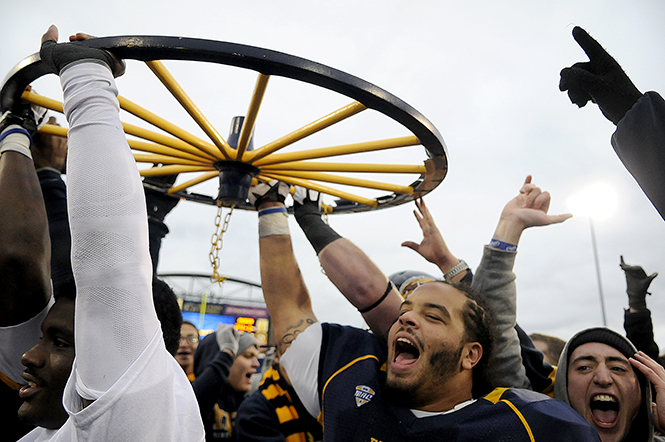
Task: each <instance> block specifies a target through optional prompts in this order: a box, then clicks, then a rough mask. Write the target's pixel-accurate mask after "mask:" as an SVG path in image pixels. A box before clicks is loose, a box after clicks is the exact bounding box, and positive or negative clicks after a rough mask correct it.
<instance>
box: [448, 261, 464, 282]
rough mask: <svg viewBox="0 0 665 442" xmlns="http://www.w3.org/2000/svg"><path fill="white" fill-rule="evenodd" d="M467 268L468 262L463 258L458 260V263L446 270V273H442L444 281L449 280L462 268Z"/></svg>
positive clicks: (460, 271) (462, 269)
mask: <svg viewBox="0 0 665 442" xmlns="http://www.w3.org/2000/svg"><path fill="white" fill-rule="evenodd" d="M468 269H469V264H467V263H466V261H464V260H463V259H460V260H459V263H458V264H457V265H456V266H455V267H453V268H452V269H450V270H448V271H447V272H446V273H444V274H443V279H445V280H446V281H450V280H451V279H453V278H454V277H455V276H457V275H459V274H460V273H462V272H463V271H464V270H468Z"/></svg>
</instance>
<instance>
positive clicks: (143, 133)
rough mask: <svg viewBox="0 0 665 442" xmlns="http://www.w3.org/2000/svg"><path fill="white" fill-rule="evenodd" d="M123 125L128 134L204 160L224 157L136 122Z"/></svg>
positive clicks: (215, 159)
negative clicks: (135, 123) (202, 150)
mask: <svg viewBox="0 0 665 442" xmlns="http://www.w3.org/2000/svg"><path fill="white" fill-rule="evenodd" d="M122 127H123V128H124V129H125V133H126V134H129V135H134V136H135V137H139V138H143V139H144V140H150V141H153V142H155V143H157V144H163V145H165V146H169V147H172V148H174V149H180V150H183V151H185V152H188V153H190V154H192V155H194V156H196V157H198V158H201V159H204V160H209V161H213V162H214V161H217V160H221V159H223V158H222V157H221V155H220V157H218V158H215V157H211V156H209V155H208V154H207V153H204V152H201V151H200V150H199V149H197V148H195V147H194V146H192V145H190V144H188V143H186V142H184V141H182V140H179V139H177V138H173V137H170V136H168V135H163V134H160V133H158V132H154V131H151V130H148V129H144V128H142V127H139V126H136V125H134V124H130V123H122Z"/></svg>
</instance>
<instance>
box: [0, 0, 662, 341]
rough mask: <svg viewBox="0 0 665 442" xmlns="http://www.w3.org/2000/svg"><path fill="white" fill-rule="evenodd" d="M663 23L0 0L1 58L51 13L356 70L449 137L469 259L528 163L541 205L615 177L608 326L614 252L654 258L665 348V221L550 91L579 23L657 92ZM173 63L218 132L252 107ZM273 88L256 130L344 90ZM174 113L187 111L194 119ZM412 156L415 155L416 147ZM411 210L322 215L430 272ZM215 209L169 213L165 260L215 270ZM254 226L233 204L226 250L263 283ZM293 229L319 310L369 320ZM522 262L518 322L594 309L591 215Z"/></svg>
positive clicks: (642, 12)
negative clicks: (548, 196) (418, 250)
mask: <svg viewBox="0 0 665 442" xmlns="http://www.w3.org/2000/svg"><path fill="white" fill-rule="evenodd" d="M664 22H665V3H663V2H662V1H658V0H653V1H640V2H625V1H602V2H600V1H579V0H575V1H558V2H543V1H502V2H496V1H468V2H458V1H456V2H452V1H419V2H413V1H410V2H409V1H393V0H388V1H381V2H370V1H365V2H363V1H358V0H354V1H349V0H338V1H336V2H316V1H314V2H313V1H281V2H280V1H275V0H269V1H253V0H247V1H236V2H229V1H222V0H218V1H187V2H185V1H179V2H176V1H170V0H163V1H159V2H156V1H139V2H137V1H132V2H129V1H122V0H116V1H113V2H94V1H93V2H91V1H86V2H82V1H75V2H67V3H66V4H65V3H62V4H61V5H59V6H58V7H55V6H53V5H52V4H51V3H47V2H37V1H22V2H12V3H11V4H8V5H4V7H3V18H2V24H3V26H2V28H1V29H0V36H1V37H2V41H3V42H4V44H3V49H2V52H1V54H2V57H0V74H2V75H4V74H5V73H7V72H9V70H10V69H11V67H12V66H14V65H15V64H16V63H17V62H18V61H20V60H21V59H23V58H24V57H26V56H28V55H30V54H32V53H33V52H35V51H36V50H37V49H38V46H39V39H40V36H41V34H42V33H43V32H44V31H45V30H46V29H47V27H48V26H49V25H50V24H51V23H54V24H56V25H57V26H58V27H59V28H60V30H61V36H63V35H64V36H67V35H69V34H72V33H75V32H77V31H84V32H87V33H90V34H94V35H98V36H112V35H173V36H184V37H196V38H207V39H213V40H221V41H229V42H235V43H242V44H249V45H254V46H259V47H265V48H268V49H273V50H277V51H281V52H285V53H288V54H292V55H297V56H300V57H303V58H307V59H310V60H313V61H317V62H320V63H323V64H326V65H329V66H332V67H334V68H337V69H340V70H342V71H345V72H348V73H350V74H353V75H355V76H358V77H360V78H362V79H364V80H367V81H369V82H371V83H373V84H375V85H377V86H379V87H381V88H383V89H385V90H387V91H388V92H390V93H392V94H394V95H396V96H397V97H399V98H401V99H402V100H404V101H406V102H407V103H409V104H410V105H412V106H413V107H414V108H416V109H418V110H419V111H420V112H421V113H422V114H424V115H425V116H426V117H427V118H428V119H429V120H430V121H431V122H432V123H433V124H434V125H435V126H436V127H437V128H438V130H439V132H440V133H441V134H442V135H443V138H444V139H445V141H446V144H447V146H448V156H449V165H450V167H449V173H448V176H447V177H446V179H445V180H444V182H443V183H442V184H441V185H440V186H439V187H438V188H437V189H436V190H434V191H433V192H432V193H430V194H429V195H428V196H427V197H426V199H425V200H426V202H427V204H428V205H429V207H430V209H431V211H432V213H433V214H434V216H435V219H436V220H437V222H438V225H439V227H440V228H441V230H442V232H443V234H444V236H445V238H446V241H447V242H448V245H449V247H450V248H451V250H452V251H453V253H454V254H455V255H456V256H458V257H459V258H463V259H465V260H466V261H467V262H468V263H469V264H470V265H471V266H472V267H473V268H475V267H476V266H477V264H478V263H479V260H480V256H481V251H482V246H483V245H484V244H486V243H487V242H488V241H489V239H491V235H492V233H493V231H494V226H495V224H496V221H497V219H498V216H499V213H500V211H501V209H502V207H503V205H504V204H505V203H506V202H507V201H508V200H510V199H511V198H512V197H513V196H514V195H516V194H517V191H518V190H519V188H520V186H521V184H522V182H523V180H524V177H525V176H526V175H528V174H531V175H533V177H534V182H535V183H536V184H538V185H539V186H541V187H542V188H543V189H545V190H549V191H550V192H551V193H552V197H553V198H552V206H551V213H562V212H566V211H567V209H566V207H565V200H566V199H567V198H568V197H570V196H571V195H573V194H575V193H576V192H578V191H579V190H581V189H583V188H585V187H587V186H589V185H591V184H594V183H597V182H606V183H609V184H610V185H611V186H612V187H613V188H614V189H615V191H616V192H617V198H618V209H617V211H616V212H615V213H614V215H613V216H612V217H611V218H609V219H607V220H596V221H595V223H594V224H595V228H596V234H597V242H598V254H599V258H600V271H601V276H602V286H603V290H604V295H605V303H606V309H607V318H608V325H609V326H610V327H612V328H614V329H616V330H619V331H622V324H623V309H624V308H626V307H627V296H626V294H625V279H624V275H623V272H622V271H621V269H620V268H619V256H620V255H622V254H623V255H624V258H625V260H626V262H628V263H631V264H641V265H643V266H644V268H645V269H646V271H647V272H648V273H651V272H656V271H658V272H660V273H661V276H660V277H658V278H656V279H655V280H654V282H653V283H652V285H651V291H652V292H653V296H651V297H649V299H648V301H647V302H648V306H649V307H650V308H651V310H652V313H653V319H654V322H655V329H656V337H657V341H658V342H659V343H660V344H661V346H664V347H665V314H663V312H664V311H665V259H663V258H664V257H665V251H664V249H663V246H664V245H665V224H664V222H663V220H662V219H661V218H660V216H659V215H658V213H657V212H656V210H655V209H654V208H653V207H652V205H651V203H650V202H649V201H648V200H647V198H646V197H645V196H644V195H643V193H642V192H641V190H640V189H639V187H638V186H637V184H636V183H635V181H634V180H633V179H632V177H631V176H630V174H629V173H628V172H627V171H626V170H625V169H624V167H623V165H622V164H621V162H620V161H619V160H618V159H617V157H616V155H615V153H614V151H613V150H612V147H611V145H610V142H609V140H610V136H611V134H612V132H613V130H614V125H613V124H612V123H610V122H609V121H607V120H606V119H605V118H604V117H603V116H602V114H601V113H600V111H599V110H598V109H597V107H595V106H593V105H588V106H587V107H585V108H583V109H578V108H577V107H576V106H574V105H572V104H571V103H570V102H569V100H568V98H567V96H566V95H565V94H563V93H561V92H559V90H558V81H559V71H560V70H561V69H562V68H563V67H566V66H569V65H571V64H573V63H575V62H577V61H582V60H586V57H585V55H584V53H583V51H582V50H581V49H580V48H579V46H578V45H577V44H576V43H575V41H574V40H573V38H572V36H571V31H572V28H573V26H574V25H579V26H582V27H584V28H585V29H586V30H587V31H588V32H589V33H590V34H591V35H592V36H594V37H595V38H596V39H597V40H598V41H599V42H600V43H601V44H602V45H603V46H604V47H605V48H606V49H607V50H608V51H609V52H610V54H612V55H613V56H614V57H615V58H616V59H617V60H618V61H619V63H621V65H622V66H623V67H624V69H625V70H626V72H627V73H628V75H629V76H630V77H631V79H632V80H633V81H634V83H635V84H636V86H637V87H638V89H640V90H641V91H643V92H644V91H648V90H655V91H659V92H663V91H665V75H664V73H665V46H664V45H663V42H665V28H664V27H663V23H664ZM61 38H62V37H61ZM174 69H175V72H176V73H177V75H178V80H180V81H181V82H182V83H183V84H186V85H187V87H188V89H187V91H188V92H190V91H191V93H192V94H193V95H195V96H200V97H201V98H200V99H199V104H201V106H202V107H203V108H205V109H208V110H209V112H210V113H211V114H214V115H217V114H219V116H220V117H219V127H221V128H223V130H220V132H222V133H225V130H226V129H225V128H226V127H228V124H229V122H228V121H229V119H230V117H229V116H232V115H240V114H243V113H244V112H245V110H246V109H247V103H248V98H247V97H248V96H249V95H248V94H251V89H252V84H253V81H254V80H253V78H255V77H254V76H253V75H252V76H250V77H248V78H250V80H245V77H242V78H241V77H240V76H238V74H237V73H233V72H229V73H228V75H229V77H224V76H213V75H211V74H209V73H208V71H207V70H206V69H207V68H206V67H205V66H201V67H200V68H198V67H197V66H196V65H192V66H190V67H189V68H187V69H180V68H179V67H174ZM199 69H200V71H199ZM229 71H232V69H229ZM236 71H237V69H236ZM225 72H226V71H225ZM271 81H272V80H271ZM148 82H150V83H156V80H154V79H150V78H149V75H147V74H146V69H145V67H144V66H138V65H134V64H131V63H130V65H129V68H128V73H127V75H126V76H125V77H123V78H122V79H120V81H119V88H120V92H121V94H122V95H124V96H126V97H128V98H130V99H133V100H134V101H137V102H139V103H140V104H142V105H144V106H145V107H148V108H150V109H151V110H153V111H155V112H158V113H160V115H161V114H162V112H164V113H166V116H170V115H171V114H170V111H168V110H166V109H167V108H168V106H173V104H172V102H173V99H172V98H171V97H169V96H168V95H166V96H163V95H164V94H163V93H159V94H158V93H157V92H146V90H147V88H148V86H146V84H147V83H148ZM272 86H275V92H274V95H271V97H273V99H274V100H277V99H278V100H279V101H280V103H282V105H283V106H284V109H285V111H283V112H273V113H272V114H270V112H266V114H265V115H264V114H262V115H261V117H264V118H263V119H261V117H260V118H259V120H258V121H257V129H256V133H255V143H257V144H258V145H261V144H264V143H265V142H267V141H271V139H270V137H271V136H274V135H277V136H279V135H281V134H284V133H286V132H288V131H289V130H291V129H294V128H296V127H298V126H299V124H301V122H308V121H311V120H314V119H316V118H318V117H320V116H322V115H324V114H326V113H328V112H330V111H333V110H335V109H337V108H338V107H340V106H342V105H344V104H346V103H347V102H348V99H346V98H344V97H339V96H335V94H321V95H318V93H316V92H312V93H311V94H312V95H311V97H314V98H313V100H314V102H309V103H303V102H300V101H299V100H300V99H301V98H302V97H301V96H300V95H299V93H298V92H294V91H297V89H290V88H292V87H294V86H292V85H290V84H286V83H285V82H281V83H280V82H279V81H274V83H273V82H271V87H272ZM150 87H152V86H150ZM154 87H155V88H158V87H159V85H158V84H157V85H156V86H154ZM280 87H282V88H283V89H280ZM51 88H53V89H52V90H53V91H55V90H57V86H52V85H49V84H48V83H47V82H45V83H44V85H39V87H38V92H40V93H43V94H45V95H49V93H51ZM238 91H240V92H238ZM269 91H270V93H273V89H269ZM307 94H309V93H307ZM308 96H309V95H308ZM277 108H279V106H277ZM174 115H177V114H174ZM271 115H272V118H268V117H269V116H271ZM173 118H174V119H175V121H177V122H178V123H179V124H182V125H183V126H186V127H190V126H191V125H192V123H191V122H187V121H183V122H182V123H181V121H180V120H179V118H181V117H176V116H174V117H173ZM308 119H309V120H308ZM185 120H186V118H185ZM356 126H358V125H356ZM356 126H351V129H350V131H357V133H351V134H350V135H351V136H352V137H353V136H356V135H357V139H360V140H362V139H366V138H365V137H366V136H368V134H372V135H371V136H373V135H374V134H375V133H378V134H379V135H383V134H382V132H383V131H384V129H385V130H386V131H387V132H388V133H387V134H386V135H388V136H390V134H389V133H390V132H391V131H392V130H393V128H392V127H391V126H390V125H386V126H385V128H384V127H383V126H382V125H381V124H373V123H372V122H371V121H370V124H368V126H367V127H365V128H363V127H362V126H358V127H356ZM350 141H351V140H350ZM423 158H424V157H422V155H420V156H417V160H416V161H415V162H418V161H421V160H422V159H423ZM377 161H379V160H378V159H377ZM412 210H413V205H412V204H409V205H403V206H399V207H396V208H389V209H385V210H379V211H373V212H368V213H363V214H347V215H340V216H332V217H331V218H330V223H331V225H332V226H333V227H334V228H335V229H337V230H338V231H339V233H340V234H342V235H343V236H345V237H348V238H349V239H351V240H352V241H354V242H355V243H356V244H358V245H359V246H360V247H361V248H362V249H363V250H365V251H366V253H367V254H368V255H369V256H370V257H371V258H372V259H374V261H375V262H376V263H377V264H378V265H379V267H380V268H381V269H383V270H384V272H385V273H386V274H390V273H393V272H396V271H399V270H402V269H421V270H423V271H425V272H429V273H433V274H436V271H435V269H434V267H433V266H432V265H431V264H429V263H426V262H424V261H422V259H420V258H419V257H418V256H417V255H416V254H415V253H414V252H413V251H411V250H408V249H404V248H401V247H400V244H401V242H402V241H404V240H407V239H410V240H415V241H419V240H420V239H421V234H420V231H419V228H418V226H417V224H416V222H415V219H414V218H413V214H412ZM214 217H215V210H214V208H213V207H211V206H204V205H200V204H195V203H191V202H184V203H180V204H179V206H178V207H176V209H175V210H174V211H173V213H172V214H171V215H169V217H168V218H167V222H168V225H169V227H170V229H171V233H170V234H169V235H168V236H167V237H166V239H165V243H164V247H163V249H162V256H161V263H160V269H159V270H160V271H161V272H166V271H192V272H207V271H210V267H209V263H208V251H209V249H210V236H211V234H212V232H213V229H214V226H213V220H214ZM256 230H257V229H256V214H255V213H248V212H240V213H238V212H236V213H234V215H233V217H232V219H231V224H230V228H229V231H228V232H227V233H226V235H225V236H224V248H223V250H222V252H221V254H220V256H221V262H222V272H223V273H224V274H227V275H230V276H235V277H240V278H245V279H249V280H253V281H257V282H258V281H259V265H258V238H257V232H256ZM291 231H292V233H293V238H294V245H295V249H296V250H295V251H296V256H297V258H298V260H299V262H300V264H301V268H302V271H303V273H304V276H305V279H306V282H307V284H308V286H309V288H310V292H311V296H312V299H313V304H314V309H315V312H316V313H317V315H318V317H319V319H321V320H323V321H334V322H341V323H347V324H352V325H357V326H362V325H363V323H362V319H361V317H360V315H359V314H358V313H357V312H356V311H355V310H354V309H353V308H352V307H351V306H350V305H348V304H347V303H346V302H344V300H343V298H342V297H341V295H340V294H339V293H338V292H337V291H336V289H335V288H334V287H333V286H332V284H330V283H329V282H328V281H327V279H326V277H325V275H323V274H322V273H321V271H320V267H319V265H318V261H317V260H316V256H315V254H314V252H313V250H312V249H311V247H310V246H309V244H308V243H307V241H306V239H305V237H304V235H303V234H302V233H301V232H300V230H299V228H298V227H297V224H295V222H293V223H292V224H291ZM515 270H516V273H517V278H518V279H517V284H518V321H519V322H520V324H521V325H522V326H523V328H524V329H525V330H526V331H527V332H542V333H550V334H553V335H556V336H559V337H561V338H563V339H568V338H570V337H571V336H572V335H573V334H574V333H575V332H576V331H578V330H580V329H582V328H586V327H589V326H596V325H601V324H602V319H601V313H600V301H599V294H598V284H597V281H596V270H595V266H594V259H593V252H592V245H591V235H590V228H589V220H588V219H586V218H574V219H571V220H568V221H566V222H565V223H564V224H562V225H557V226H550V227H545V228H534V229H531V230H529V231H527V232H526V233H525V234H524V235H523V236H522V240H521V242H520V245H519V254H518V258H517V265H516V269H515Z"/></svg>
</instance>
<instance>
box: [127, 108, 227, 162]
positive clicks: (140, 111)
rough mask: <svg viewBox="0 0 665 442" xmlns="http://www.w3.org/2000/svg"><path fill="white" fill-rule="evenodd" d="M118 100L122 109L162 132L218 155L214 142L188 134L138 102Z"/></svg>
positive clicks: (207, 153)
mask: <svg viewBox="0 0 665 442" xmlns="http://www.w3.org/2000/svg"><path fill="white" fill-rule="evenodd" d="M118 101H119V102H120V107H121V108H122V109H124V110H126V111H127V112H129V113H130V114H132V115H135V116H137V117H138V118H140V119H142V120H144V121H146V122H148V123H150V124H152V125H153V126H155V127H158V128H160V129H162V130H163V131H164V132H168V133H170V134H171V135H173V136H174V137H177V138H180V139H181V140H183V141H185V142H187V143H189V144H191V145H192V146H195V147H197V148H198V149H200V150H201V151H203V152H205V153H206V156H212V157H217V156H218V155H219V153H218V151H217V148H216V146H215V145H214V144H212V143H208V142H207V141H204V140H202V139H200V138H198V137H196V136H194V135H192V134H190V133H189V132H187V131H186V130H184V129H181V128H180V127H178V126H176V125H175V124H173V123H171V122H170V121H167V120H165V119H164V118H162V117H160V116H158V115H156V114H154V113H152V112H150V111H149V110H147V109H145V108H143V107H141V106H139V105H138V104H136V103H134V102H132V101H130V100H128V99H127V98H125V97H121V96H118Z"/></svg>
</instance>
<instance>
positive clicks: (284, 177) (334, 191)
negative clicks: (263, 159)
mask: <svg viewBox="0 0 665 442" xmlns="http://www.w3.org/2000/svg"><path fill="white" fill-rule="evenodd" d="M261 175H263V176H264V177H267V178H268V179H274V180H280V181H284V182H287V183H289V184H293V185H295V186H302V187H307V188H308V189H312V190H316V191H318V192H321V193H326V194H328V195H332V196H336V197H338V198H342V199H345V200H348V201H353V202H356V203H358V204H364V205H366V206H369V207H376V206H378V204H377V202H376V201H374V200H373V199H371V198H364V197H361V196H358V195H354V194H352V193H348V192H343V191H341V190H337V189H333V188H332V187H327V186H322V185H320V184H317V183H314V182H312V181H308V180H304V179H302V178H294V177H290V176H287V175H280V174H276V173H268V172H266V173H262V174H261Z"/></svg>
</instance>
